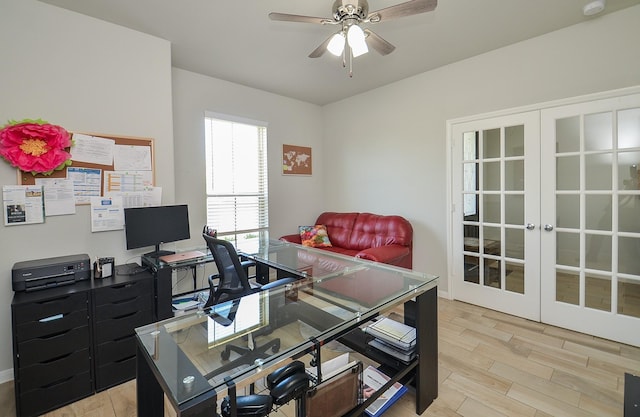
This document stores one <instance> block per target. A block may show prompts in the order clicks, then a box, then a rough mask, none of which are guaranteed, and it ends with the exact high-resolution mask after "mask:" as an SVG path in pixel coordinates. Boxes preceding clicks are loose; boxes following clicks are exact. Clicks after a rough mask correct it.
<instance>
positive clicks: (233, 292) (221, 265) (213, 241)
mask: <svg viewBox="0 0 640 417" xmlns="http://www.w3.org/2000/svg"><path fill="white" fill-rule="evenodd" d="M202 237H203V238H204V240H205V242H207V246H208V247H209V250H210V251H211V255H212V256H213V260H214V261H215V263H216V266H217V267H218V274H219V276H220V281H219V283H218V285H217V287H216V288H215V292H214V294H209V301H207V303H206V306H207V307H208V306H210V305H213V304H217V303H218V302H220V301H226V300H230V299H234V298H239V297H242V296H243V295H247V294H250V293H252V292H254V290H253V288H251V285H250V284H249V278H248V277H247V274H246V272H245V270H244V268H243V267H242V265H241V264H240V259H239V258H238V254H237V253H236V249H235V248H234V247H233V244H231V242H228V241H226V240H222V239H217V238H215V237H213V236H210V235H208V234H204V233H203V234H202Z"/></svg>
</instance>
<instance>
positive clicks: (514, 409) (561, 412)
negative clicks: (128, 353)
mask: <svg viewBox="0 0 640 417" xmlns="http://www.w3.org/2000/svg"><path fill="white" fill-rule="evenodd" d="M438 302H439V335H438V337H439V351H440V357H439V361H440V368H439V381H440V391H439V397H438V399H437V400H436V401H435V402H434V403H433V404H432V405H431V406H430V407H429V408H428V409H427V411H425V413H423V414H422V415H423V416H464V417H476V416H477V417H501V416H517V417H523V416H530V417H565V416H566V417H570V416H596V417H608V416H616V417H621V416H622V413H623V412H622V407H623V390H624V386H623V385H624V373H625V372H631V373H635V374H640V348H638V347H633V346H628V345H623V344H620V343H615V342H611V341H607V340H603V339H598V338H595V337H592V336H587V335H584V334H580V333H575V332H571V331H568V330H563V329H559V328H557V327H553V326H548V325H544V324H540V323H535V322H531V321H528V320H524V319H520V318H516V317H513V316H509V315H506V314H502V313H498V312H495V311H492V310H487V309H485V308H481V307H476V306H472V305H469V304H464V303H461V302H457V301H449V300H444V299H439V300H438ZM135 410H136V408H135V381H131V382H128V383H126V384H122V385H120V386H117V387H115V388H112V389H110V390H108V391H104V392H102V393H99V394H97V395H94V396H92V397H90V398H87V399H84V400H82V401H78V402H76V403H74V404H71V405H69V406H66V407H63V408H60V409H58V410H56V411H54V412H51V413H49V414H47V416H48V417H62V416H64V417H71V416H76V417H81V416H91V417H125V416H127V417H131V416H135V415H136V411H135ZM292 411H293V410H292V408H291V407H289V408H283V409H281V410H279V411H278V412H277V413H272V416H283V417H294V415H293V412H292ZM13 415H15V405H14V398H13V382H9V383H5V384H2V385H0V416H13ZM167 415H174V414H173V413H172V412H167ZM414 415H415V406H414V396H413V394H412V393H411V392H409V393H408V394H407V395H405V396H404V397H402V398H401V399H400V400H399V401H398V403H396V404H395V405H394V406H393V407H392V408H391V409H390V410H389V411H388V412H387V413H385V416H386V417H407V416H414Z"/></svg>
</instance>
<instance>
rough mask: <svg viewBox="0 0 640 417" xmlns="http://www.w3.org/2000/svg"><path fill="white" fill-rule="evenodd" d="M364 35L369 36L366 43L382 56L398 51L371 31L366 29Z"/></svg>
mask: <svg viewBox="0 0 640 417" xmlns="http://www.w3.org/2000/svg"><path fill="white" fill-rule="evenodd" d="M364 33H365V35H367V37H366V41H367V43H368V44H369V46H371V47H372V48H373V49H375V50H376V51H378V53H380V55H389V54H390V53H391V52H393V51H394V50H395V49H396V47H395V46H393V45H391V44H390V43H389V42H387V41H385V40H384V39H382V38H381V37H380V36H378V35H376V34H375V33H374V32H372V31H370V30H369V29H365V30H364Z"/></svg>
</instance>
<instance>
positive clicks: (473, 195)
mask: <svg viewBox="0 0 640 417" xmlns="http://www.w3.org/2000/svg"><path fill="white" fill-rule="evenodd" d="M454 135H455V139H454V140H455V144H454V148H455V149H457V153H456V160H457V161H458V165H457V166H458V167H459V171H457V173H458V175H456V178H454V182H455V183H456V184H460V186H459V188H458V189H459V190H460V194H459V196H460V200H459V201H461V203H460V205H461V206H462V210H460V212H459V217H458V222H459V223H457V226H456V229H457V230H458V231H459V232H457V234H456V236H457V238H456V241H457V242H459V243H457V244H456V245H459V246H458V247H461V248H462V254H461V256H459V257H458V258H457V261H456V267H455V269H456V271H457V272H456V276H457V277H460V278H459V279H454V280H453V281H452V282H454V287H456V288H455V293H456V298H457V299H461V300H464V301H468V302H473V303H475V304H480V305H486V306H487V307H489V308H493V309H497V310H501V311H507V312H509V313H511V314H518V315H521V316H523V317H527V318H533V319H538V318H539V280H538V277H537V275H538V274H539V272H537V271H539V262H538V261H537V257H538V256H539V252H538V249H535V248H537V247H538V242H539V241H538V237H539V233H537V232H536V231H534V230H535V227H536V226H535V222H537V221H538V219H539V214H538V213H539V206H538V204H537V201H536V196H537V195H538V192H539V191H538V188H539V179H538V176H539V174H538V170H539V163H538V160H539V159H538V158H539V145H538V143H537V142H536V138H537V137H538V135H539V118H538V113H537V112H532V113H524V114H520V115H515V116H506V117H504V118H497V119H494V120H484V121H481V122H478V123H476V122H470V123H468V124H461V125H458V126H456V130H455V133H454ZM532 173H533V175H532ZM526 219H531V220H530V221H529V222H528V223H527V222H526V221H525V220H526ZM528 225H529V226H528ZM528 247H531V248H534V251H533V252H532V251H529V250H528V249H527V248H528ZM532 259H533V262H534V265H535V266H534V267H529V262H530V261H531V260H532ZM514 309H515V311H517V312H516V313H514Z"/></svg>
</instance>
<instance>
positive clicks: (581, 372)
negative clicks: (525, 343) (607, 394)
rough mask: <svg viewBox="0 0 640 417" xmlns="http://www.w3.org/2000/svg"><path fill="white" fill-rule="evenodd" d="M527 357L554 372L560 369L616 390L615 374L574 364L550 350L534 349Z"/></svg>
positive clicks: (605, 387)
mask: <svg viewBox="0 0 640 417" xmlns="http://www.w3.org/2000/svg"><path fill="white" fill-rule="evenodd" d="M529 359H530V360H531V362H533V363H538V364H540V365H544V366H547V367H548V368H550V369H553V370H554V372H558V371H562V372H566V373H569V374H572V375H575V376H577V377H579V378H582V379H583V380H585V381H589V383H591V384H594V385H599V386H601V387H602V388H603V389H608V390H616V389H617V388H618V378H617V376H616V375H612V374H611V373H609V372H605V371H602V370H598V369H593V368H589V367H585V366H580V365H576V364H575V363H573V362H568V361H565V360H563V359H562V358H558V357H556V356H554V355H553V353H552V352H548V353H546V352H537V351H534V352H532V353H531V355H529Z"/></svg>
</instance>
